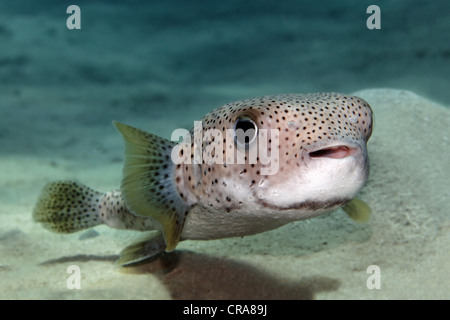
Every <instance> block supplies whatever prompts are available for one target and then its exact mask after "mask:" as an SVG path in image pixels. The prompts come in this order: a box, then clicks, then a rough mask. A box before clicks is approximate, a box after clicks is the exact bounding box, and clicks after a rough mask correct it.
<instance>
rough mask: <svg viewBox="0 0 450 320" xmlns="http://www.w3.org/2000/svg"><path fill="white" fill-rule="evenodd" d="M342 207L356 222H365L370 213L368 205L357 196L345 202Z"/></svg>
mask: <svg viewBox="0 0 450 320" xmlns="http://www.w3.org/2000/svg"><path fill="white" fill-rule="evenodd" d="M342 209H344V211H345V212H346V213H347V214H348V215H349V216H350V218H352V219H353V220H355V221H356V222H367V221H369V219H370V215H371V214H372V210H371V209H370V207H369V205H368V204H367V203H365V202H364V201H362V200H360V199H357V198H354V199H353V200H352V201H350V202H349V203H347V204H346V205H345V206H343V207H342Z"/></svg>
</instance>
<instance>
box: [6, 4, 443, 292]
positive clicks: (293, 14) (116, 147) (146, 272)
mask: <svg viewBox="0 0 450 320" xmlns="http://www.w3.org/2000/svg"><path fill="white" fill-rule="evenodd" d="M69 5H78V6H79V8H80V10H81V29H73V30H70V29H68V28H67V26H66V21H67V19H68V18H69V16H70V14H68V13H66V10H67V8H68V6H69ZM370 5H378V6H379V8H380V9H381V20H380V21H381V29H373V30H370V29H368V27H367V25H366V22H367V19H368V18H369V17H370V16H371V14H368V13H366V10H367V8H368V7H369V6H370ZM449 17H450V2H449V1H445V0H442V1H438V0H435V1H429V2H424V1H418V0H417V1H416V0H398V1H365V0H346V1H326V0H320V1H314V2H311V1H299V0H292V1H291V0H284V1H274V0H267V1H256V0H251V1H237V0H225V1H207V0H184V1H182V0H176V1H175V0H173V1H133V0H131V1H112V0H109V1H106V0H104V1H81V0H78V1H77V0H75V1H71V2H68V1H56V0H53V1H52V0H41V1H35V2H30V1H23V0H16V1H13V2H7V1H1V2H0V143H1V149H0V218H1V221H2V222H1V223H0V289H1V290H0V298H2V299H29V298H31V299H103V298H112V299H122V298H123V299H127V298H139V299H140V298H145V299H169V298H173V299H185V298H188V299H230V298H242V299H252V298H256V299H258V298H259V299H409V298H419V299H432V298H434V299H449V298H450V293H449V291H448V288H449V286H450V277H449V276H448V273H449V271H450V268H449V267H450V253H449V252H450V250H449V249H450V219H449V218H450V217H449V215H450V206H449V203H448V199H449V195H450V169H449V166H448V159H450V143H449V138H450V134H449V133H450V132H449V128H450V90H449V89H450V76H449V75H450V18H449ZM317 91H336V92H344V93H355V92H356V94H357V95H359V96H361V97H362V98H364V99H365V100H366V101H368V102H369V104H370V105H371V106H372V107H373V110H374V114H375V127H374V134H373V137H372V138H371V140H370V141H369V144H368V148H369V155H370V157H371V174H370V178H369V181H368V183H367V185H366V186H365V187H364V188H363V190H362V191H361V194H360V197H361V198H362V199H364V200H365V201H366V202H368V203H369V204H370V206H371V207H372V210H373V215H372V219H371V221H370V222H368V223H366V224H356V223H354V222H353V221H352V220H350V219H348V217H346V216H345V215H344V214H343V213H342V211H341V210H338V211H337V212H334V213H331V214H329V215H325V216H321V217H317V218H314V219H311V220H306V221H301V222H297V223H293V224H290V225H287V226H285V227H282V228H280V229H277V230H274V231H270V232H266V233H263V234H258V235H255V236H249V237H244V238H233V239H224V240H214V241H205V242H201V241H185V242H183V243H181V244H180V246H179V247H178V249H179V250H178V251H177V252H176V253H175V254H173V255H172V256H169V257H166V258H165V259H167V261H162V262H155V263H153V264H147V265H142V266H139V267H136V268H130V269H127V270H126V271H124V270H119V269H117V268H115V267H114V264H113V263H114V261H115V259H117V255H118V253H119V252H120V250H121V249H122V248H123V247H124V246H126V245H127V244H130V242H133V241H134V240H135V239H136V238H139V234H136V233H132V232H128V231H118V230H111V229H108V228H107V227H104V226H100V227H97V228H95V229H94V230H91V231H86V232H81V233H77V234H71V235H59V234H53V233H50V232H48V231H47V230H45V229H43V228H42V227H41V226H40V225H38V224H36V223H34V222H33V221H32V218H31V212H32V210H33V206H34V204H35V201H36V199H37V197H38V195H39V192H40V190H41V188H42V187H43V186H44V185H45V184H46V183H48V182H50V181H54V180H76V181H79V182H82V183H84V184H87V185H89V186H91V187H93V188H94V189H96V190H101V191H108V190H112V189H116V188H118V186H119V185H120V180H121V172H122V161H123V142H122V138H121V137H120V136H119V134H118V133H117V132H116V130H115V129H114V128H113V126H112V125H111V122H112V121H113V120H118V121H120V122H123V123H127V124H130V125H133V126H135V127H138V128H142V129H144V130H147V131H149V132H152V133H155V134H157V135H160V136H162V137H165V138H170V135H171V133H172V131H173V130H174V129H176V128H186V129H189V128H191V127H192V126H193V122H194V121H195V120H199V119H200V118H201V117H202V116H203V115H204V114H206V113H207V112H209V111H211V110H212V109H214V108H217V107H219V106H221V105H222V104H224V103H227V102H230V101H234V100H238V99H243V98H249V97H254V96H261V95H271V94H280V93H307V92H317ZM70 265H77V266H79V267H80V269H81V271H82V280H81V284H82V287H81V289H75V290H71V289H69V288H68V287H67V278H68V276H69V274H68V273H67V272H66V271H67V267H68V266H70ZM370 265H377V266H379V268H380V270H381V283H382V286H381V288H380V289H368V288H367V285H366V280H367V278H368V277H369V276H370V274H368V273H367V272H366V270H367V268H368V267H369V266H370Z"/></svg>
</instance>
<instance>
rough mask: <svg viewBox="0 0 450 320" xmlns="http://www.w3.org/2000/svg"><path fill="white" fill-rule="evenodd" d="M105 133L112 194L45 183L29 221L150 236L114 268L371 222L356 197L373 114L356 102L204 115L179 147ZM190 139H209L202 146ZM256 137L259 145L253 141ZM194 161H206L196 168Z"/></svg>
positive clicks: (282, 98)
mask: <svg viewBox="0 0 450 320" xmlns="http://www.w3.org/2000/svg"><path fill="white" fill-rule="evenodd" d="M114 125H115V127H116V128H117V129H118V131H119V132H120V133H121V134H122V136H123V138H124V140H125V161H124V168H123V179H122V182H121V186H120V190H114V191H109V192H106V193H102V192H98V191H95V190H93V189H91V188H89V187H87V186H85V185H83V184H80V183H78V182H73V181H57V182H51V183H49V184H47V185H46V186H45V187H44V188H43V190H42V191H41V194H40V196H39V198H38V200H37V204H36V206H35V208H34V210H33V218H34V220H35V221H37V222H40V223H42V224H43V225H44V227H46V228H48V229H50V230H52V231H55V232H60V233H71V232H77V231H80V230H83V229H87V228H92V227H95V226H97V225H100V224H106V225H107V226H109V227H111V228H116V229H130V230H138V231H152V232H151V233H150V236H149V237H147V238H146V239H145V240H144V241H140V242H138V243H135V244H132V245H131V246H129V247H127V248H125V249H124V250H122V252H121V253H120V257H119V259H118V261H117V263H118V264H119V265H130V264H133V263H136V262H140V261H142V260H145V259H147V258H151V257H157V256H158V255H159V254H160V253H162V252H165V251H167V252H168V251H172V250H174V249H175V247H176V246H177V244H178V243H179V241H181V240H187V239H190V240H209V239H219V238H226V237H237V236H246V235H252V234H256V233H260V232H264V231H268V230H272V229H275V228H278V227H280V226H282V225H285V224H287V223H290V222H293V221H297V220H302V219H306V218H310V217H314V216H317V215H321V214H324V213H327V212H330V211H333V210H335V209H337V208H339V207H343V209H344V211H346V212H347V213H348V214H349V215H350V216H351V217H352V218H353V219H354V220H356V221H367V220H368V217H369V215H370V213H371V211H370V208H369V207H368V205H367V204H366V203H365V202H363V201H361V200H359V199H357V198H355V196H356V194H357V192H358V191H359V190H360V189H361V188H362V186H363V185H364V183H365V182H366V180H367V178H368V174H369V158H368V153H367V145H366V144H367V141H368V140H369V138H370V136H371V133H372V127H373V120H372V109H371V107H370V106H369V104H368V103H367V102H366V101H364V100H363V99H361V98H359V97H356V96H349V95H343V94H338V93H313V94H289V95H274V96H264V97H257V98H252V99H246V100H240V101H236V102H231V103H228V104H225V105H223V106H222V107H220V108H218V109H215V110H214V111H212V112H210V113H208V114H207V115H206V116H205V117H204V118H203V119H202V120H201V123H200V125H201V126H200V129H199V128H197V129H195V128H194V129H192V130H191V131H190V132H189V133H188V135H186V136H185V137H184V139H183V142H184V143H180V142H174V141H169V140H166V139H164V138H161V137H159V136H157V135H154V134H151V133H147V132H145V131H143V130H140V129H137V128H133V127H131V126H128V125H125V124H122V123H118V122H114ZM198 130H202V131H204V132H213V133H216V135H210V136H209V139H208V137H206V138H205V135H203V136H202V132H197V131H198ZM208 130H209V131H208ZM238 130H242V131H240V133H242V132H244V136H242V135H238V134H236V132H237V131H238ZM220 133H222V135H220ZM263 135H264V138H265V141H266V144H264V143H262V142H264V139H257V138H261V137H262V136H263ZM195 136H197V137H201V138H202V139H201V140H200V141H199V139H196V138H195ZM242 137H243V138H242ZM205 140H206V141H205ZM275 140H276V141H277V142H278V143H277V144H275V145H273V144H272V142H273V141H275ZM258 147H259V148H260V149H261V148H262V147H264V148H267V149H269V150H262V151H265V152H266V154H269V155H271V156H272V157H269V158H271V163H268V162H267V161H266V162H264V163H263V161H262V159H261V158H260V157H259V153H257V152H256V153H255V152H253V151H255V150H257V149H258ZM174 150H176V152H174ZM229 150H231V151H230V152H228V151H229ZM259 151H261V150H259ZM196 152H197V154H198V152H200V154H203V155H205V156H206V155H208V156H209V158H210V159H211V158H212V160H215V161H207V160H206V161H205V159H203V160H202V161H195V155H196ZM252 152H253V153H252ZM174 154H176V156H177V159H176V160H177V161H174V157H173V155H174ZM254 154H256V159H255V158H253V159H254V161H250V160H251V159H250V156H251V155H254ZM275 155H276V157H275ZM239 157H240V158H239ZM238 158H239V159H243V161H241V162H239V161H236V160H237V159H238ZM269 167H272V169H273V168H275V170H268V169H269ZM155 231H157V232H156V234H155Z"/></svg>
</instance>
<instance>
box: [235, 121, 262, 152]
mask: <svg viewBox="0 0 450 320" xmlns="http://www.w3.org/2000/svg"><path fill="white" fill-rule="evenodd" d="M233 129H234V142H235V143H236V145H237V146H238V147H239V148H241V149H248V148H249V147H250V146H252V145H253V144H254V143H255V141H256V137H257V135H258V126H257V125H256V123H255V122H254V121H253V120H252V119H250V118H249V117H245V116H244V117H239V118H238V119H237V120H236V122H235V123H234V128H233Z"/></svg>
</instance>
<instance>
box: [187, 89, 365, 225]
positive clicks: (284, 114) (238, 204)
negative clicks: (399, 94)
mask: <svg viewBox="0 0 450 320" xmlns="http://www.w3.org/2000/svg"><path fill="white" fill-rule="evenodd" d="M201 124H202V126H201V127H200V128H197V129H195V130H194V131H193V133H194V136H195V133H197V135H199V134H200V133H199V132H200V131H201V132H202V142H201V143H202V144H201V148H199V144H198V143H196V142H195V137H194V142H193V143H192V150H193V151H194V152H195V150H200V149H201V150H202V156H203V159H202V161H201V162H200V163H197V164H194V165H193V166H192V167H190V168H189V169H188V170H187V175H188V176H189V177H188V180H189V182H188V184H189V188H190V189H191V190H193V192H194V193H195V194H196V195H197V197H198V198H199V199H200V201H201V202H202V203H203V204H204V205H206V206H210V207H211V208H216V209H217V210H219V211H222V210H223V209H226V210H227V211H232V210H240V212H251V211H255V210H256V211H259V212H264V211H267V212H270V213H273V212H274V211H283V210H290V211H295V214H297V215H299V214H300V215H304V217H305V218H306V217H309V216H311V215H317V214H320V213H321V212H322V211H330V209H334V208H336V207H338V206H342V205H344V204H345V203H347V202H348V201H350V200H351V199H352V198H354V196H355V195H356V193H357V192H358V191H359V190H360V189H361V187H362V186H363V185H364V183H365V182H366V180H367V177H368V173H369V158H368V154H367V146H366V143H367V141H368V140H369V138H370V135H371V133H372V126H373V121H372V110H371V108H370V106H369V104H368V103H367V102H366V101H364V100H363V99H361V98H358V97H355V96H348V95H342V94H337V93H316V94H308V95H299V94H292V95H277V96H265V97H259V98H253V99H247V100H241V101H237V102H233V103H229V104H226V105H224V106H222V107H221V108H218V109H216V110H214V111H213V112H211V113H209V114H208V115H207V116H205V117H204V118H203V120H202V123H201ZM243 133H244V134H243ZM300 218H301V217H300Z"/></svg>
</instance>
